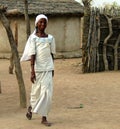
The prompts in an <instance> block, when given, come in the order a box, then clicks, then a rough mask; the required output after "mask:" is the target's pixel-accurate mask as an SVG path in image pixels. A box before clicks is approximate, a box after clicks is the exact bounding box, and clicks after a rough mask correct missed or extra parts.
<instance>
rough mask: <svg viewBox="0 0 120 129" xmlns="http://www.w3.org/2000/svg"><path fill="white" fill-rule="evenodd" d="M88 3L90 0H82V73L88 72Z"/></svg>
mask: <svg viewBox="0 0 120 129" xmlns="http://www.w3.org/2000/svg"><path fill="white" fill-rule="evenodd" d="M90 1H91V0H82V2H83V4H84V23H83V44H82V63H83V65H82V72H83V73H87V72H88V63H87V62H88V50H87V42H88V33H89V20H90V12H91V11H90Z"/></svg>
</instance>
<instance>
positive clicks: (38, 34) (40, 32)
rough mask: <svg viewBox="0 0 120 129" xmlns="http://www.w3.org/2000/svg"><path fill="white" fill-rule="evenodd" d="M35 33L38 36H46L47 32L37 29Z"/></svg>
mask: <svg viewBox="0 0 120 129" xmlns="http://www.w3.org/2000/svg"><path fill="white" fill-rule="evenodd" d="M36 35H37V36H38V37H47V34H46V33H45V32H44V31H42V30H38V32H37V33H36Z"/></svg>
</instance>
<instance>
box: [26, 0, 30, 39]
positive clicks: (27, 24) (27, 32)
mask: <svg viewBox="0 0 120 129" xmlns="http://www.w3.org/2000/svg"><path fill="white" fill-rule="evenodd" d="M24 4H25V11H24V12H25V21H26V34H27V39H28V37H29V35H30V34H31V28H30V19H29V16H28V1H27V0H24Z"/></svg>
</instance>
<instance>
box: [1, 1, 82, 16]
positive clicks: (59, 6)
mask: <svg viewBox="0 0 120 129" xmlns="http://www.w3.org/2000/svg"><path fill="white" fill-rule="evenodd" d="M0 4H3V5H6V6H7V7H8V10H11V9H18V11H19V13H20V14H21V15H23V14H24V2H23V1H21V0H3V1H1V3H0ZM28 4H29V7H28V12H29V15H36V14H39V13H43V14H46V15H52V16H53V15H70V16H71V15H73V16H74V15H78V16H83V6H81V5H80V4H79V3H77V2H75V1H74V0H28Z"/></svg>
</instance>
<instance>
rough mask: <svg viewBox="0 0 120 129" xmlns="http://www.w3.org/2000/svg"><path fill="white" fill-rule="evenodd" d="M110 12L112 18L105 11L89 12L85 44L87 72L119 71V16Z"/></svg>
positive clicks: (94, 10) (95, 10)
mask: <svg viewBox="0 0 120 129" xmlns="http://www.w3.org/2000/svg"><path fill="white" fill-rule="evenodd" d="M118 11H120V10H118ZM111 12H113V13H112V16H111V14H110V13H108V12H107V11H106V12H105V9H104V10H102V11H101V10H100V9H92V10H91V14H90V26H89V34H88V42H87V53H88V54H87V59H88V60H87V67H88V72H99V71H108V70H119V69H120V16H119V15H117V12H116V13H114V11H112V10H111ZM119 14H120V13H119Z"/></svg>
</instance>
